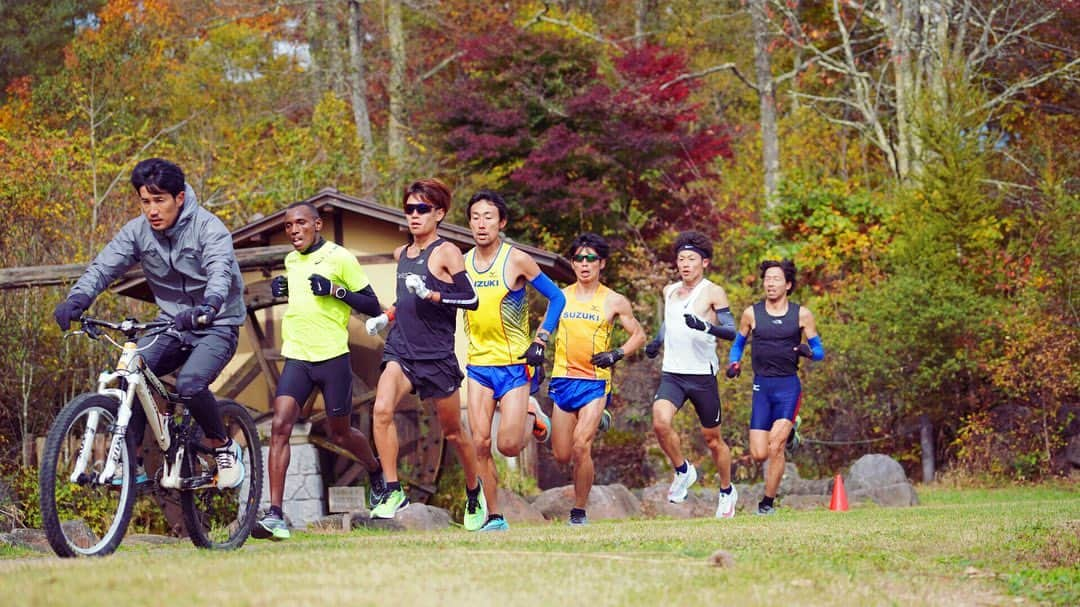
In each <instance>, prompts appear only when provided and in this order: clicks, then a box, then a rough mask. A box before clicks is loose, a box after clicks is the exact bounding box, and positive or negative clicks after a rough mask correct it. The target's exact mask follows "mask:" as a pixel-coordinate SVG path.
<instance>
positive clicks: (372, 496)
mask: <svg viewBox="0 0 1080 607" xmlns="http://www.w3.org/2000/svg"><path fill="white" fill-rule="evenodd" d="M370 481H371V489H370V490H369V491H368V510H374V509H375V506H378V505H379V504H381V503H382V501H383V499H384V498H385V497H386V494H387V493H389V492H388V491H387V490H386V481H384V480H383V477H382V475H381V474H380V475H378V476H376V477H373V478H371V479H370Z"/></svg>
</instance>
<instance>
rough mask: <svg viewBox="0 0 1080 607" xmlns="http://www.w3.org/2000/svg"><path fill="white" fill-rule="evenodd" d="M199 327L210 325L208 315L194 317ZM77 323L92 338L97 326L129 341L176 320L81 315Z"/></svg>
mask: <svg viewBox="0 0 1080 607" xmlns="http://www.w3.org/2000/svg"><path fill="white" fill-rule="evenodd" d="M195 320H196V322H197V323H198V324H199V326H200V327H206V326H209V325H210V317H208V316H206V315H202V316H199V317H198V318H196V319H195ZM79 323H80V324H81V325H82V329H83V332H84V333H86V334H87V335H89V336H90V337H92V338H97V337H98V335H100V332H99V331H97V328H99V327H100V328H104V329H109V330H110V331H117V332H119V333H123V334H124V337H126V338H127V339H128V340H129V341H134V340H135V338H136V337H138V336H139V334H146V333H148V332H154V333H160V332H162V331H164V330H166V329H173V328H176V322H175V321H172V320H151V321H148V322H138V321H136V320H135V319H134V318H125V319H124V320H122V321H120V322H112V321H108V320H103V319H101V318H92V317H90V316H83V317H80V318H79Z"/></svg>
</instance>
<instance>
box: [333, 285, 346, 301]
mask: <svg viewBox="0 0 1080 607" xmlns="http://www.w3.org/2000/svg"><path fill="white" fill-rule="evenodd" d="M348 293H349V290H348V289H346V288H345V287H343V286H341V285H338V286H336V287H334V297H336V298H338V299H345V296H346V295H347V294H348Z"/></svg>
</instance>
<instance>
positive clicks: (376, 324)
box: [364, 314, 390, 335]
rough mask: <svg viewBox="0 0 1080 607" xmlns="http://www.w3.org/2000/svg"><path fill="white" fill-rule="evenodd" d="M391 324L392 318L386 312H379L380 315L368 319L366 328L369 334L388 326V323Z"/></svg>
mask: <svg viewBox="0 0 1080 607" xmlns="http://www.w3.org/2000/svg"><path fill="white" fill-rule="evenodd" d="M388 324H390V318H389V317H388V316H387V315H386V314H379V315H378V316H375V317H372V318H369V319H367V322H365V323H364V328H366V329H367V334H368V335H375V334H376V333H378V332H379V331H382V330H383V329H385V328H386V325H388Z"/></svg>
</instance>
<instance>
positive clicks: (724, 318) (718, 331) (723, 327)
mask: <svg viewBox="0 0 1080 607" xmlns="http://www.w3.org/2000/svg"><path fill="white" fill-rule="evenodd" d="M716 323H717V324H715V325H710V326H709V334H710V335H714V336H716V337H718V338H720V339H726V340H728V341H731V340H733V339H735V317H734V316H732V315H731V308H720V309H719V310H717V311H716Z"/></svg>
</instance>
